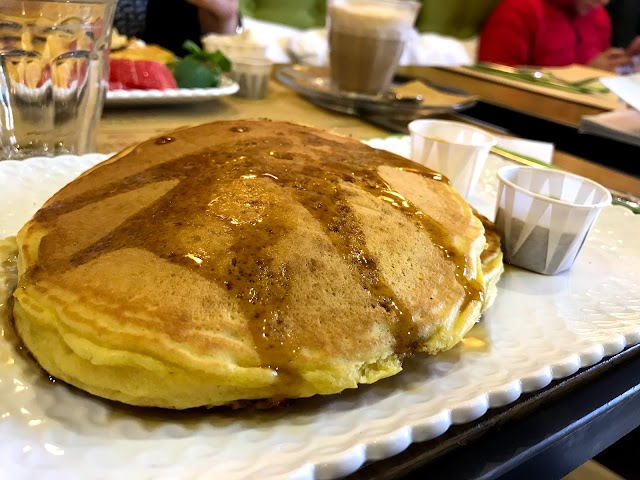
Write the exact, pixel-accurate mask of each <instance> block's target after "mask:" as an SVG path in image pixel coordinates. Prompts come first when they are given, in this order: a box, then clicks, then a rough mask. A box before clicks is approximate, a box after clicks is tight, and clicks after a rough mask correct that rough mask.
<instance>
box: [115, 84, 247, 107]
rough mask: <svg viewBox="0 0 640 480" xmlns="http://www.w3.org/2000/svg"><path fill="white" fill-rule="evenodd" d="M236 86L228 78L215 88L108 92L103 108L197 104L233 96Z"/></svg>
mask: <svg viewBox="0 0 640 480" xmlns="http://www.w3.org/2000/svg"><path fill="white" fill-rule="evenodd" d="M238 88H239V86H238V84H237V83H236V82H234V81H233V80H231V79H230V78H228V77H222V82H221V84H220V86H219V87H216V88H176V89H171V90H109V91H108V92H107V99H106V101H105V106H108V107H109V106H111V107H115V106H135V105H141V106H142V105H170V104H176V103H177V104H186V103H197V102H202V101H205V100H211V99H214V98H218V97H224V96H227V95H233V94H234V93H236V92H237V91H238Z"/></svg>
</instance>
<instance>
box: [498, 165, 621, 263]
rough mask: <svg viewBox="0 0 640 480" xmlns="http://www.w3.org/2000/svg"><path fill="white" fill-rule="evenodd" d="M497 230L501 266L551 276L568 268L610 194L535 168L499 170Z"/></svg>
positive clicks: (587, 183)
mask: <svg viewBox="0 0 640 480" xmlns="http://www.w3.org/2000/svg"><path fill="white" fill-rule="evenodd" d="M497 176H498V198H497V201H496V220H495V224H496V228H497V229H498V231H499V232H500V235H501V237H502V249H503V252H504V258H505V261H507V262H508V263H511V264H513V265H517V266H519V267H523V268H526V269H527V270H532V271H534V272H538V273H543V274H545V275H555V274H557V273H561V272H564V271H566V270H568V269H570V268H571V266H572V265H573V262H574V260H575V259H576V257H577V255H578V253H579V252H580V249H581V248H582V245H583V244H584V241H585V239H586V237H587V235H588V234H589V231H590V230H591V227H592V226H593V223H594V221H595V219H596V218H597V216H598V214H599V213H600V211H601V210H602V208H603V207H605V206H607V205H610V204H611V193H609V190H607V189H606V188H604V187H603V186H602V185H599V184H597V183H596V182H593V181H591V180H589V179H586V178H583V177H580V176H578V175H573V174H570V173H566V172H562V171H560V170H551V169H545V168H539V167H523V166H518V165H515V166H506V167H502V168H500V170H498V174H497Z"/></svg>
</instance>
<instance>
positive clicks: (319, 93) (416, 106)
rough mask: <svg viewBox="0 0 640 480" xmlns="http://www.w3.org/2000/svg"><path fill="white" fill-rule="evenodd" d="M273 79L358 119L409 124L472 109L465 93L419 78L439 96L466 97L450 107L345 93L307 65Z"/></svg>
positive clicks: (326, 73) (288, 69) (323, 73)
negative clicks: (375, 117)
mask: <svg viewBox="0 0 640 480" xmlns="http://www.w3.org/2000/svg"><path fill="white" fill-rule="evenodd" d="M276 78H277V79H278V80H279V81H280V82H281V83H283V84H284V85H287V86H288V87H291V88H293V89H294V90H296V91H297V92H298V93H300V94H301V95H303V96H304V97H305V98H306V99H307V100H309V101H310V102H311V103H313V104H315V105H318V106H320V107H323V108H326V109H329V110H333V111H337V112H340V113H347V114H350V115H357V116H371V115H393V116H399V117H402V119H403V120H404V119H407V120H408V121H411V120H412V119H414V118H418V117H425V116H431V115H440V114H445V113H452V112H457V111H461V110H464V109H466V108H469V107H471V106H473V105H474V104H475V102H476V97H473V96H471V95H469V94H468V93H467V92H464V91H461V90H458V89H453V88H448V87H442V86H440V85H435V84H433V83H430V82H428V81H426V80H425V79H419V80H420V81H421V82H423V83H424V84H425V85H426V86H427V87H430V88H432V89H436V90H438V91H440V92H442V93H448V94H453V95H460V96H465V97H468V99H465V100H462V101H460V102H459V103H454V104H450V105H441V104H432V105H430V104H429V98H422V99H421V100H420V99H415V100H414V99H407V98H403V99H397V98H396V97H395V96H394V95H391V94H389V95H387V94H378V95H367V94H362V93H353V92H345V91H342V90H339V89H337V88H336V87H335V86H334V85H333V84H332V83H331V79H330V78H329V70H328V69H327V68H323V67H313V66H309V65H292V66H285V67H281V68H279V69H278V70H277V71H276ZM411 80H415V79H414V78H411V77H404V76H396V78H395V79H394V82H395V85H399V84H400V83H405V82H408V81H411ZM390 93H391V92H390Z"/></svg>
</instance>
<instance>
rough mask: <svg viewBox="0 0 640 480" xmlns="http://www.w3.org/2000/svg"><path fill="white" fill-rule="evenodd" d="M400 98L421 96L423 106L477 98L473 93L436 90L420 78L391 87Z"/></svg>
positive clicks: (457, 102) (452, 104)
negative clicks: (463, 93)
mask: <svg viewBox="0 0 640 480" xmlns="http://www.w3.org/2000/svg"><path fill="white" fill-rule="evenodd" d="M391 91H392V92H393V93H395V94H396V95H397V96H398V97H400V98H413V97H417V98H422V100H421V103H422V105H424V106H425V107H435V108H438V107H443V108H444V107H454V106H455V105H459V104H462V103H468V102H472V101H474V100H477V99H478V97H477V96H473V95H456V94H451V93H447V92H443V91H442V90H437V89H435V88H433V87H430V86H429V85H427V84H425V83H423V82H421V81H420V80H412V81H410V82H407V83H403V84H402V85H398V86H396V87H394V88H392V89H391Z"/></svg>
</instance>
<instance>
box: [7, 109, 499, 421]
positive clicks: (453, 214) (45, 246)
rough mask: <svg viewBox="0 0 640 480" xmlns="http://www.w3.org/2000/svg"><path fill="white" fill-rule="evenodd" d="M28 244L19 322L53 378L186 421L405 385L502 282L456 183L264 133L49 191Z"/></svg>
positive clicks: (386, 159) (347, 144) (196, 143)
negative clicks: (415, 364) (410, 364)
mask: <svg viewBox="0 0 640 480" xmlns="http://www.w3.org/2000/svg"><path fill="white" fill-rule="evenodd" d="M483 222H484V223H485V225H486V227H487V228H485V226H483ZM17 244H18V249H19V259H18V267H19V284H18V288H17V289H16V291H15V293H14V297H15V305H14V312H13V313H14V320H15V326H16V330H17V332H18V334H19V335H20V337H21V338H22V340H23V342H24V344H25V345H26V347H27V348H28V349H29V350H30V351H31V353H32V354H33V356H34V357H35V358H36V359H37V361H38V362H39V363H40V364H41V365H42V367H43V368H44V369H45V370H46V371H47V372H48V373H49V374H51V375H53V376H55V377H57V378H59V379H62V380H64V381H66V382H68V383H70V384H72V385H75V386H77V387H79V388H81V389H83V390H86V391H88V392H91V393H93V394H96V395H99V396H101V397H106V398H109V399H114V400H118V401H121V402H124V403H128V404H133V405H146V406H159V407H168V408H178V409H182V408H189V407H195V406H202V405H206V406H214V405H222V404H233V403H234V402H236V401H240V400H255V399H271V400H279V399H284V398H298V397H307V396H311V395H315V394H333V393H337V392H340V391H342V390H344V389H347V388H354V387H356V386H357V385H358V384H361V383H372V382H375V381H377V380H380V379H382V378H384V377H389V376H391V375H394V374H396V373H398V372H399V371H400V370H401V369H402V361H403V359H404V358H406V357H407V356H408V355H411V354H414V353H416V352H428V353H436V352H438V351H441V350H445V349H448V348H451V347H452V346H453V345H455V344H456V343H457V342H459V341H460V340H461V338H462V337H463V336H464V335H465V333H466V332H467V331H468V330H469V329H470V328H471V327H472V326H473V324H474V323H475V322H476V321H477V320H478V319H479V317H480V314H481V312H482V311H483V310H484V309H485V308H486V307H488V306H489V304H490V303H491V302H492V301H493V299H494V297H495V294H496V287H495V284H496V282H497V280H498V277H499V276H500V273H501V272H502V253H501V250H500V246H499V237H498V236H497V235H496V234H495V231H493V230H492V229H491V225H490V223H489V222H488V221H487V220H486V219H482V218H480V217H478V216H477V215H475V214H474V211H473V210H472V208H471V207H470V206H469V205H468V204H467V203H466V202H465V201H464V200H463V198H462V197H461V196H460V195H459V194H458V193H457V192H456V191H455V190H454V189H453V188H452V187H451V186H450V185H449V183H448V181H447V180H446V178H443V177H442V176H441V175H439V174H438V173H436V172H433V171H430V170H428V169H426V168H425V167H422V166H420V165H418V164H415V163H413V162H410V161H409V160H407V159H404V158H402V157H399V156H396V155H393V154H391V153H389V152H385V151H381V150H375V149H373V148H370V147H368V146H366V145H364V144H362V143H360V142H359V141H357V140H354V139H350V138H344V137H338V136H335V135H332V134H330V133H327V132H324V131H321V130H316V129H312V128H308V127H304V126H300V125H295V124H290V123H281V122H270V121H265V120H243V121H239V120H238V121H225V122H216V123H210V124H206V125H201V126H198V127H194V128H188V129H183V130H178V131H176V132H174V133H171V134H169V135H166V136H163V137H160V138H157V139H152V140H149V141H147V142H144V143H142V144H140V145H138V146H136V147H133V148H130V149H128V150H126V151H124V152H122V153H120V154H119V155H116V156H115V157H113V158H111V159H109V160H107V161H105V162H103V163H101V164H100V165H98V166H96V167H95V168H93V169H92V170H90V171H89V172H87V173H85V174H84V175H82V176H80V177H79V178H78V179H76V180H75V181H73V182H72V183H70V184H69V185H68V186H67V187H65V188H63V189H62V190H61V191H60V192H58V193H57V194H56V195H54V196H53V197H52V198H51V199H50V200H49V201H48V202H47V203H46V204H45V206H44V207H43V208H42V209H41V210H39V211H38V212H37V213H36V215H35V216H34V218H33V219H32V220H31V221H30V222H29V223H28V224H27V225H25V226H24V227H23V228H22V230H21V231H20V232H19V234H18V236H17Z"/></svg>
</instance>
